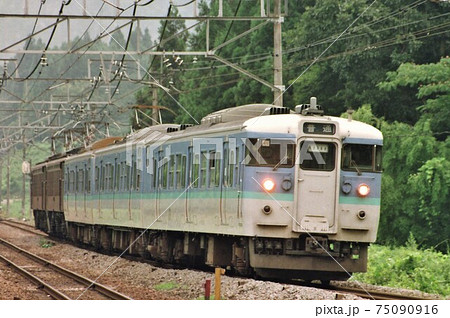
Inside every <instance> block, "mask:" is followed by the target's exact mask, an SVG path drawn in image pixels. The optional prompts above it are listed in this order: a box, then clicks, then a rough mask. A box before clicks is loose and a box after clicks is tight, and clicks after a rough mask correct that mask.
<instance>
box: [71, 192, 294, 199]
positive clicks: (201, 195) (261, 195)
mask: <svg viewBox="0 0 450 318" xmlns="http://www.w3.org/2000/svg"><path fill="white" fill-rule="evenodd" d="M186 196H188V198H189V199H220V197H221V196H222V198H226V199H237V198H238V197H239V193H238V192H237V191H223V192H222V194H221V192H220V191H215V190H208V191H190V192H187V193H183V192H181V191H172V192H161V193H159V194H157V193H142V194H141V193H123V192H122V193H115V194H112V193H102V194H100V196H99V195H98V194H96V195H86V201H92V200H98V199H99V197H100V199H101V200H128V198H131V199H133V200H139V199H143V200H154V199H155V198H156V197H158V198H159V199H162V200H166V199H172V200H175V199H177V198H180V199H182V198H186ZM68 198H69V200H70V201H74V200H77V201H83V200H84V195H83V194H80V195H77V196H75V195H69V196H68ZM243 198H244V199H256V200H271V199H275V200H278V201H294V195H293V194H292V193H271V194H270V195H269V194H267V193H265V192H244V193H243Z"/></svg>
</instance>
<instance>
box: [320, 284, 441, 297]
mask: <svg viewBox="0 0 450 318" xmlns="http://www.w3.org/2000/svg"><path fill="white" fill-rule="evenodd" d="M322 288H324V287H322ZM325 289H329V290H333V291H337V292H342V293H348V294H353V295H356V296H359V297H361V298H366V299H371V300H436V299H435V298H426V297H417V296H411V295H403V294H397V293H391V292H384V291H378V290H373V289H367V288H366V289H363V288H358V287H343V286H336V285H330V286H328V287H325Z"/></svg>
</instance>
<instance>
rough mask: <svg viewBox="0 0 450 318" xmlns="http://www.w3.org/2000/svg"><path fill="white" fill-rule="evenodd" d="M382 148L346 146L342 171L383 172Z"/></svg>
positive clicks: (344, 147)
mask: <svg viewBox="0 0 450 318" xmlns="http://www.w3.org/2000/svg"><path fill="white" fill-rule="evenodd" d="M381 149H382V147H381V146H377V145H361V144H345V145H344V146H343V148H342V170H346V171H356V172H358V173H360V172H381V159H382V156H381Z"/></svg>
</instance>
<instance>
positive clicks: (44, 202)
mask: <svg viewBox="0 0 450 318" xmlns="http://www.w3.org/2000/svg"><path fill="white" fill-rule="evenodd" d="M41 187H42V198H41V200H42V210H43V211H47V168H46V167H45V166H44V167H42V182H41ZM45 213H47V212H45Z"/></svg>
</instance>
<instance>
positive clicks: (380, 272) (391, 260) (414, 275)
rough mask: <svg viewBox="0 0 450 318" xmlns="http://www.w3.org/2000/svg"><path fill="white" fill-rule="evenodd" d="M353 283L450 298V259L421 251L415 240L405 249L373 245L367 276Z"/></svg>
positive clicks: (370, 249) (354, 278) (438, 254)
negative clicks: (409, 290)
mask: <svg viewBox="0 0 450 318" xmlns="http://www.w3.org/2000/svg"><path fill="white" fill-rule="evenodd" d="M352 280H357V281H360V282H364V283H368V284H375V285H381V286H391V287H400V288H407V289H415V290H421V291H424V292H427V293H433V294H440V295H442V296H446V297H448V296H450V284H449V283H448V282H449V281H450V258H449V255H446V254H443V253H441V252H436V251H434V250H433V249H426V250H419V249H418V248H417V245H416V244H415V242H414V239H410V240H409V241H408V243H407V245H406V246H405V247H397V248H390V247H385V246H380V245H372V246H370V248H369V263H368V271H367V273H360V274H355V275H353V277H352Z"/></svg>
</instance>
